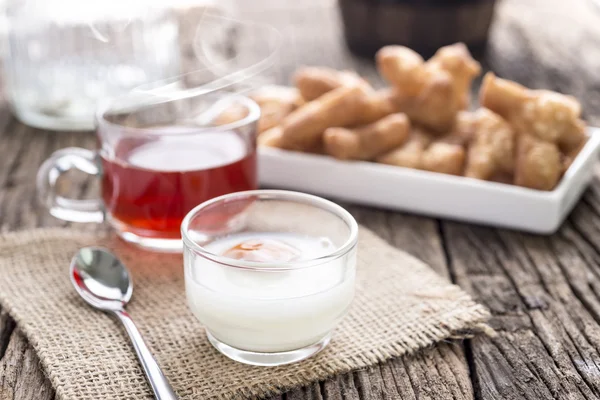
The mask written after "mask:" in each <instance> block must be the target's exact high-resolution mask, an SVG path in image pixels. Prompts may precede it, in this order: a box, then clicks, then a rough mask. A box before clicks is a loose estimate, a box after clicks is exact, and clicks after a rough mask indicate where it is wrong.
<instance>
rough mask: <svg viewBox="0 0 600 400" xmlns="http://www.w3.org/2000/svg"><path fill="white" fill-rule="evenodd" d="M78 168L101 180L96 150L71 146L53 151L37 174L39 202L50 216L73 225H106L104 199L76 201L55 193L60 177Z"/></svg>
mask: <svg viewBox="0 0 600 400" xmlns="http://www.w3.org/2000/svg"><path fill="white" fill-rule="evenodd" d="M73 168H74V169H78V170H80V171H82V172H85V173H87V174H90V175H94V176H96V177H100V171H101V170H100V167H99V166H98V164H97V163H96V155H95V153H94V152H93V151H90V150H86V149H81V148H78V147H68V148H66V149H62V150H58V151H56V152H54V153H53V154H52V155H51V156H50V158H48V159H47V160H46V161H44V163H43V164H42V166H41V167H40V169H39V170H38V173H37V191H38V197H39V199H40V201H41V202H42V203H43V204H44V205H45V206H46V208H48V211H50V214H51V215H53V216H54V217H56V218H58V219H62V220H64V221H71V222H103V221H104V207H103V204H102V200H101V199H93V200H75V199H69V198H67V197H63V196H60V195H58V194H57V193H56V182H57V181H58V178H59V177H60V176H61V175H62V174H63V173H65V172H67V171H69V170H71V169H73Z"/></svg>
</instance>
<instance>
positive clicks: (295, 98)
mask: <svg viewBox="0 0 600 400" xmlns="http://www.w3.org/2000/svg"><path fill="white" fill-rule="evenodd" d="M250 98H251V99H252V100H254V101H255V102H256V104H258V106H259V107H261V108H262V107H263V106H265V105H268V104H271V103H284V104H290V105H291V106H292V107H293V108H298V107H300V106H301V105H303V104H304V103H305V101H304V98H303V97H302V95H301V94H300V91H299V90H298V89H296V88H293V87H289V86H278V85H269V86H265V87H262V88H260V89H258V90H256V91H254V92H253V93H252V95H250Z"/></svg>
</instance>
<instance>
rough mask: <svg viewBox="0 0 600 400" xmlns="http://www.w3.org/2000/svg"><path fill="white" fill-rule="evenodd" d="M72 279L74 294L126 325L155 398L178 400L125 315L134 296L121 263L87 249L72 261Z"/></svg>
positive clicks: (101, 251) (102, 252) (107, 254)
mask: <svg viewBox="0 0 600 400" xmlns="http://www.w3.org/2000/svg"><path fill="white" fill-rule="evenodd" d="M70 276H71V282H72V283H73V286H75V290H77V293H79V295H80V296H81V297H82V298H83V299H84V300H85V301H86V302H87V303H88V304H89V305H91V306H92V307H95V308H97V309H99V310H102V311H106V312H108V313H111V314H113V315H116V316H117V318H118V319H119V321H121V322H122V323H123V325H124V326H125V330H126V331H127V333H128V334H129V338H130V339H131V343H132V344H133V348H134V349H135V352H136V354H137V356H138V359H139V360H140V363H141V364H142V367H143V369H144V372H145V374H146V378H147V379H148V382H150V386H152V390H153V391H154V397H156V398H157V399H158V400H176V399H177V395H175V392H174V391H173V388H172V387H171V385H170V384H169V382H168V381H167V378H165V376H164V374H163V373H162V371H161V370H160V367H159V366H158V364H157V363H156V360H155V359H154V357H153V356H152V353H150V349H148V346H147V345H146V343H145V342H144V339H143V338H142V335H141V334H140V332H139V331H138V329H137V328H136V327H135V324H134V323H133V320H132V319H131V317H130V316H129V314H127V312H126V311H125V306H126V305H127V303H128V302H129V300H130V299H131V294H132V293H133V284H132V282H131V279H130V277H129V271H127V268H126V267H125V265H123V263H122V262H121V260H119V259H118V258H117V257H116V256H115V255H114V254H112V253H111V252H110V251H108V250H106V249H102V248H97V247H84V248H82V249H80V250H79V251H78V252H77V254H76V255H75V257H73V260H72V261H71V268H70Z"/></svg>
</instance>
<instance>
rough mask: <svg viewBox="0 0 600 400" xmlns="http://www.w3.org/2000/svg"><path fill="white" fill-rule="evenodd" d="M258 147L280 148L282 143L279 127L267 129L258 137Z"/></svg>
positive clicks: (281, 133) (281, 131)
mask: <svg viewBox="0 0 600 400" xmlns="http://www.w3.org/2000/svg"><path fill="white" fill-rule="evenodd" d="M256 141H257V143H258V145H259V146H266V147H281V146H282V143H283V130H282V129H281V127H280V126H275V127H273V128H271V129H267V130H266V131H264V132H262V133H261V134H260V135H258V139H257V140H256Z"/></svg>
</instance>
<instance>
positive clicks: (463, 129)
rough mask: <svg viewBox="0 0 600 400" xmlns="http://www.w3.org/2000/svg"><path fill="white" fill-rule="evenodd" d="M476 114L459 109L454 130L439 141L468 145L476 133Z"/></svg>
mask: <svg viewBox="0 0 600 400" xmlns="http://www.w3.org/2000/svg"><path fill="white" fill-rule="evenodd" d="M475 122H476V116H475V113H474V112H472V111H459V112H458V114H456V119H455V120H454V125H453V126H452V130H451V131H450V132H449V133H448V134H447V135H445V136H442V137H441V138H440V139H439V141H441V142H445V143H450V144H459V145H461V146H467V145H469V143H471V141H472V140H473V137H474V135H475V125H476V124H475Z"/></svg>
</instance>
